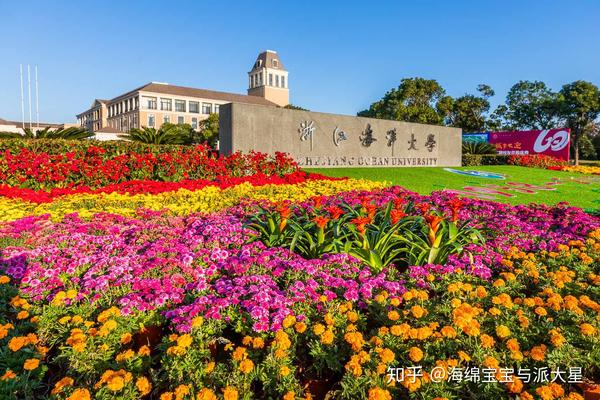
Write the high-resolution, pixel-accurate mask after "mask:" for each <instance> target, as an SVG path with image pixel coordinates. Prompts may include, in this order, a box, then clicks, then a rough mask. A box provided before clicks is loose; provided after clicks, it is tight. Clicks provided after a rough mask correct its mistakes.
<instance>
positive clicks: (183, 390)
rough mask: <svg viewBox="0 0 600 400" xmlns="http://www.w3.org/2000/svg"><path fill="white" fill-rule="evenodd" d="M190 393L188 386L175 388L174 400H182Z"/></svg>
mask: <svg viewBox="0 0 600 400" xmlns="http://www.w3.org/2000/svg"><path fill="white" fill-rule="evenodd" d="M189 393H190V386H189V385H179V386H177V387H176V388H175V400H182V399H183V398H184V397H185V396H186V395H188V394H189Z"/></svg>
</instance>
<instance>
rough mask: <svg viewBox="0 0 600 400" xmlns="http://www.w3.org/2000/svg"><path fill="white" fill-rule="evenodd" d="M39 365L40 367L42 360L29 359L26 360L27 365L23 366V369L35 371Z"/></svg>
mask: <svg viewBox="0 0 600 400" xmlns="http://www.w3.org/2000/svg"><path fill="white" fill-rule="evenodd" d="M39 365H40V360H38V359H37V358H28V359H27V360H25V363H24V364H23V368H24V369H25V370H27V371H33V370H34V369H36V368H37V367H39Z"/></svg>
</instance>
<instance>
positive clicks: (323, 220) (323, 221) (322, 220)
mask: <svg viewBox="0 0 600 400" xmlns="http://www.w3.org/2000/svg"><path fill="white" fill-rule="evenodd" d="M312 221H313V222H314V223H315V224H316V225H317V227H318V228H319V229H323V228H325V225H327V223H328V222H329V218H327V217H324V216H322V215H319V216H316V217H314V218H313V219H312Z"/></svg>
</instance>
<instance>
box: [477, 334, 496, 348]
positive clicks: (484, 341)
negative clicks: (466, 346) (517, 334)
mask: <svg viewBox="0 0 600 400" xmlns="http://www.w3.org/2000/svg"><path fill="white" fill-rule="evenodd" d="M480 338H481V346H482V347H483V348H485V349H489V348H490V347H493V346H494V338H493V337H491V336H489V335H485V334H484V335H481V336H480Z"/></svg>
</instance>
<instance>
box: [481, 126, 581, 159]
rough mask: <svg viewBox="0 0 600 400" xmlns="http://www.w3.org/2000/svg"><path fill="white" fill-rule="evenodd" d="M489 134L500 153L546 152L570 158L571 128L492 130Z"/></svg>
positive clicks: (557, 156)
mask: <svg viewBox="0 0 600 400" xmlns="http://www.w3.org/2000/svg"><path fill="white" fill-rule="evenodd" d="M488 135H489V138H488V140H489V142H490V143H491V144H493V145H494V146H496V149H498V154H518V155H525V154H545V155H548V156H552V157H556V158H560V159H563V160H569V142H570V138H571V130H570V129H546V130H543V131H517V132H490V133H489V134H488Z"/></svg>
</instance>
